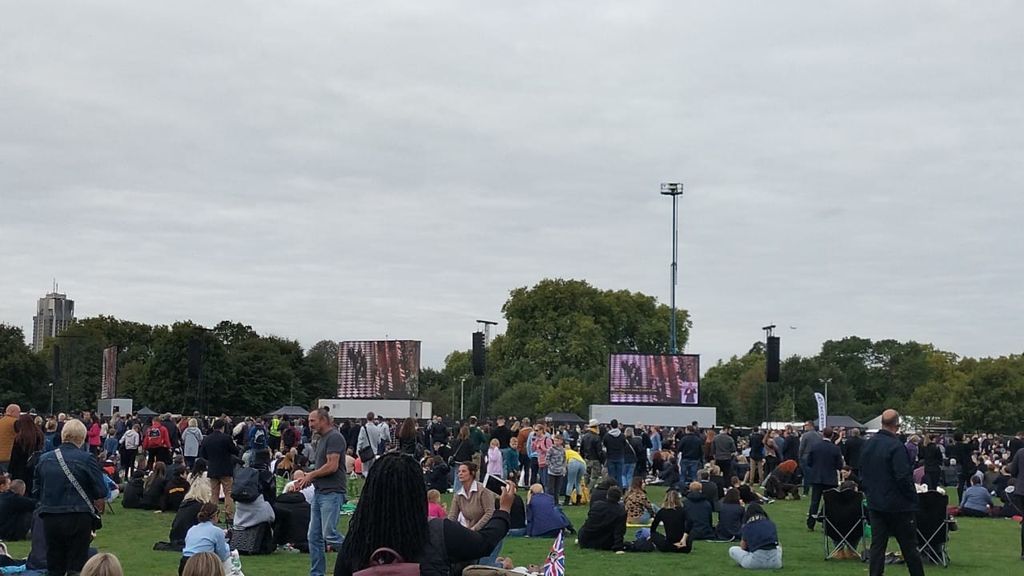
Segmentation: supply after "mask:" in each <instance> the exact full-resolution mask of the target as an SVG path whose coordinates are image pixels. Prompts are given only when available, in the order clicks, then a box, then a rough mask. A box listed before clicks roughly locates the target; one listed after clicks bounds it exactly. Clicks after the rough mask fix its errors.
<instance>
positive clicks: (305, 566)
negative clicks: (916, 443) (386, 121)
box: [9, 487, 1024, 576]
mask: <svg viewBox="0 0 1024 576" xmlns="http://www.w3.org/2000/svg"><path fill="white" fill-rule="evenodd" d="M650 493H651V499H652V501H655V502H658V501H659V500H660V498H661V497H662V495H663V494H664V491H663V490H661V489H658V488H655V487H652V488H651V489H650ZM951 499H952V496H951ZM115 506H117V510H116V515H110V514H108V515H106V516H105V517H104V529H103V530H102V531H101V532H100V534H99V536H98V537H97V538H96V542H95V544H96V545H97V546H98V547H99V548H100V549H101V550H103V551H107V552H112V553H114V554H116V555H117V556H118V557H119V558H120V559H121V562H122V564H123V566H124V568H125V573H126V574H128V575H130V576H141V575H147V576H148V575H152V576H174V575H175V574H176V570H177V566H178V556H177V555H176V554H174V553H169V552H154V551H153V550H152V547H153V543H154V542H156V541H158V540H165V539H166V538H167V532H168V529H169V527H170V524H171V519H172V518H173V515H171V514H154V513H153V512H148V511H142V510H125V509H123V508H121V507H120V504H116V505H115ZM806 507H807V501H806V500H802V501H800V502H776V503H774V504H771V505H770V506H768V507H767V510H768V513H769V514H771V516H772V518H773V519H774V520H775V522H776V523H777V524H778V526H779V533H780V538H781V540H782V547H783V551H784V562H785V568H784V569H783V570H784V571H786V572H793V573H800V574H830V575H837V576H839V575H843V574H850V575H853V574H858V575H859V574H866V573H867V565H866V564H862V563H861V562H858V561H856V560H830V561H828V562H825V561H824V560H823V559H822V558H823V549H822V538H823V537H822V533H821V529H820V526H819V529H818V530H817V531H816V532H814V533H809V532H808V531H807V528H806V526H805V525H804V518H805V517H806V513H807V510H806ZM566 510H567V514H568V515H569V517H570V518H571V519H572V521H573V523H574V525H575V526H577V527H579V526H580V525H581V524H582V523H583V519H584V518H585V517H586V507H569V508H567V509H566ZM341 522H342V528H343V531H344V527H345V526H346V525H347V522H348V519H347V517H342V521H341ZM959 524H960V530H959V531H957V532H954V533H952V535H951V539H952V540H951V544H950V548H949V549H950V556H951V557H952V564H951V565H950V567H949V568H946V569H943V568H942V567H940V566H932V565H926V567H925V570H926V571H927V572H929V573H941V572H944V571H946V572H948V573H950V574H956V575H957V576H960V575H978V576H981V575H986V576H989V575H991V574H999V573H1002V574H1014V573H1024V562H1021V561H1020V559H1019V558H1020V555H1019V542H1020V526H1019V525H1018V524H1017V523H1016V522H1014V521H1012V520H1002V519H973V518H961V519H959ZM631 538H632V530H631V531H630V532H627V539H631ZM572 542H573V539H572V538H571V537H570V538H568V539H567V546H566V553H565V555H566V571H567V572H568V573H569V574H570V575H584V574H595V575H596V574H614V575H616V576H633V575H636V576H641V575H643V576H656V575H657V576H660V575H664V576H668V575H675V574H679V573H681V572H684V573H686V574H687V575H705V574H708V575H710V574H728V573H735V574H740V573H742V572H743V571H742V570H741V569H740V568H738V567H736V566H734V565H733V564H732V562H731V561H730V560H729V557H728V554H727V548H728V546H729V544H714V543H710V542H697V543H696V544H695V545H694V551H693V553H692V554H690V555H668V554H659V553H657V552H652V553H645V554H620V555H615V554H612V553H610V552H594V551H585V550H580V549H579V548H578V547H577V546H576V545H574V544H573V543H572ZM550 546H551V540H548V539H528V538H512V539H508V540H506V541H505V547H504V551H503V555H507V556H511V557H512V559H513V560H515V561H516V563H517V565H525V564H530V563H537V564H540V563H543V561H544V558H545V556H546V555H547V552H548V550H549V548H550ZM9 548H10V550H11V553H12V554H14V555H15V556H24V555H27V553H28V544H27V543H25V542H15V543H11V544H10V545H9ZM895 548H896V542H895V541H892V542H891V543H890V550H893V549H895ZM328 565H329V566H330V567H332V568H333V566H334V555H333V554H331V555H328ZM242 568H243V570H244V571H245V573H246V576H284V575H300V574H306V573H308V570H309V559H308V556H306V555H305V554H288V553H281V552H279V553H276V554H273V555H270V556H259V557H243V559H242ZM886 573H887V574H901V573H902V574H905V573H906V568H904V567H903V566H889V567H888V568H887V570H886Z"/></svg>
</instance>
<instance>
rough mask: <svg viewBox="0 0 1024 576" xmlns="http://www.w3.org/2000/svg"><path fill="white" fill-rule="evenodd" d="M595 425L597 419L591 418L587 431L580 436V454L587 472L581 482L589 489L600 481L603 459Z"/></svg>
mask: <svg viewBox="0 0 1024 576" xmlns="http://www.w3.org/2000/svg"><path fill="white" fill-rule="evenodd" d="M597 426H598V422H597V420H595V419H593V418H591V419H590V422H589V423H588V425H587V431H586V432H584V433H583V436H582V437H581V438H580V456H582V457H583V460H584V461H585V462H586V465H587V474H586V477H585V478H584V479H583V483H584V484H586V485H587V488H589V489H590V490H593V489H594V487H595V486H597V483H598V482H600V481H601V468H602V460H604V446H602V444H601V436H600V434H598V429H597Z"/></svg>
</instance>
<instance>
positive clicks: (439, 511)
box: [427, 489, 448, 518]
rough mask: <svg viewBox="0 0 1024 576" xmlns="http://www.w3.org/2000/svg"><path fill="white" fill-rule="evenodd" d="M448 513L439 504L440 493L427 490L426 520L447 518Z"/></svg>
mask: <svg viewBox="0 0 1024 576" xmlns="http://www.w3.org/2000/svg"><path fill="white" fill-rule="evenodd" d="M447 517H448V511H447V510H445V509H444V504H442V503H441V493H440V492H438V491H437V490H434V489H430V490H427V518H447Z"/></svg>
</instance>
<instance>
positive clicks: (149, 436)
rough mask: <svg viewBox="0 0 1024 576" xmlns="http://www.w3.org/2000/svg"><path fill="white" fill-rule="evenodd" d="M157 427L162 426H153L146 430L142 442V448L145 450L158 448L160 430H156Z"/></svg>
mask: <svg viewBox="0 0 1024 576" xmlns="http://www.w3.org/2000/svg"><path fill="white" fill-rule="evenodd" d="M157 426H161V427H162V426H163V425H162V424H154V425H152V426H150V427H149V428H148V429H147V430H146V439H145V440H144V441H143V442H142V444H143V448H145V449H146V450H149V449H151V448H157V447H159V446H160V428H157Z"/></svg>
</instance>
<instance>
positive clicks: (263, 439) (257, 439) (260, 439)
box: [252, 426, 267, 450]
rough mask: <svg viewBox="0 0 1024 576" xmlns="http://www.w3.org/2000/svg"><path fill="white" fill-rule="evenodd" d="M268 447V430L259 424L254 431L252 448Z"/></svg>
mask: <svg viewBox="0 0 1024 576" xmlns="http://www.w3.org/2000/svg"><path fill="white" fill-rule="evenodd" d="M266 447H267V431H266V430H264V429H263V427H262V426H257V427H256V431H255V432H253V433H252V448H253V450H263V449H265V448H266Z"/></svg>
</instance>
